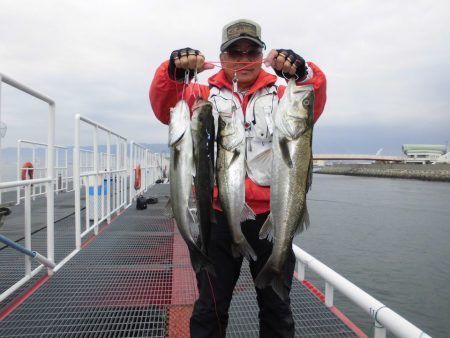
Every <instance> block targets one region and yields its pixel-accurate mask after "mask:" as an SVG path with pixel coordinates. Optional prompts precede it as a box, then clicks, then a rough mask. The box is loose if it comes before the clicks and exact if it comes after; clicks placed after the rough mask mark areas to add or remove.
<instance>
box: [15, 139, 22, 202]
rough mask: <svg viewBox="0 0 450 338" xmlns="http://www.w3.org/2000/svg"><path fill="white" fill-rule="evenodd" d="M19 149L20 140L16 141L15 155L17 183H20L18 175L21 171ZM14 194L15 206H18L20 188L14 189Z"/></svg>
mask: <svg viewBox="0 0 450 338" xmlns="http://www.w3.org/2000/svg"><path fill="white" fill-rule="evenodd" d="M20 147H21V140H17V153H16V154H17V155H16V159H17V173H16V174H17V181H20V178H21V177H20V173H21V171H22V168H21V165H20ZM16 193H17V199H16V205H19V204H20V187H17V189H16Z"/></svg>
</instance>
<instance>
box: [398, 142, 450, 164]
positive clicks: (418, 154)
mask: <svg viewBox="0 0 450 338" xmlns="http://www.w3.org/2000/svg"><path fill="white" fill-rule="evenodd" d="M402 151H403V153H404V154H405V156H406V158H405V162H406V163H422V164H427V163H437V162H441V163H442V162H444V163H450V162H447V161H448V160H449V156H448V147H447V146H446V145H445V144H444V145H441V144H404V145H402Z"/></svg>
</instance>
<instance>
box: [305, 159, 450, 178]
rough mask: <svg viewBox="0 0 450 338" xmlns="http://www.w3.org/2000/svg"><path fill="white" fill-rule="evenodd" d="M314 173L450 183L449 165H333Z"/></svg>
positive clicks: (316, 170) (318, 169)
mask: <svg viewBox="0 0 450 338" xmlns="http://www.w3.org/2000/svg"><path fill="white" fill-rule="evenodd" d="M314 173H315V174H325V175H348V176H367V177H388V178H403V179H415V180H422V181H437V182H450V164H410V163H408V164H406V163H395V164H394V163H391V164H384V163H373V164H334V165H329V166H324V167H320V168H317V169H315V170H314Z"/></svg>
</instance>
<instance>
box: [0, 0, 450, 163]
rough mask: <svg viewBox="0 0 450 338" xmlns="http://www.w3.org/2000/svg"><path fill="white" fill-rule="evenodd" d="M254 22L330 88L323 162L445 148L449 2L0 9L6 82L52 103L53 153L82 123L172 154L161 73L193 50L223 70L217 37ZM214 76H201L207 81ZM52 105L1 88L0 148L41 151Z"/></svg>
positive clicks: (317, 144)
mask: <svg viewBox="0 0 450 338" xmlns="http://www.w3.org/2000/svg"><path fill="white" fill-rule="evenodd" d="M237 18H250V19H253V20H255V21H257V22H258V23H260V24H261V26H262V35H263V36H262V37H263V40H264V41H265V42H266V44H267V46H268V50H270V49H271V48H290V49H293V50H294V51H296V52H297V53H298V54H300V55H302V56H303V57H304V58H305V59H306V60H309V61H313V62H315V63H316V64H317V65H319V67H321V68H322V70H323V71H324V72H325V74H326V76H327V79H328V101H327V105H326V107H325V112H324V114H323V115H322V117H321V119H320V120H319V122H318V123H317V124H316V127H315V136H314V150H315V152H316V153H375V152H376V151H377V150H378V149H380V148H383V149H384V150H383V154H386V155H390V154H400V152H401V145H402V144H403V143H430V144H445V143H447V142H448V141H450V95H449V88H450V43H449V41H450V25H449V24H448V22H450V2H448V1H441V0H434V1H425V0H423V1H422V0H411V1H403V0H400V1H368V0H367V1H364V0H360V1H358V0H346V1H324V0H318V1H298V0H297V1H290V0H285V1H282V2H279V3H275V2H272V1H270V2H269V1H242V0H239V1H235V0H229V1H221V2H212V1H210V2H208V3H207V2H204V1H185V0H184V1H173V0H172V1H150V0H145V1H144V0H142V1H140V0H130V1H116V0H109V1H97V0H90V1H73V0H67V1H56V0H54V1H50V0H39V1H31V0H27V1H21V0H19V1H18V0H0V32H1V36H0V72H2V73H4V74H6V75H8V76H10V77H12V78H14V79H16V80H18V81H20V82H23V83H24V84H26V85H28V86H30V87H32V88H34V89H36V90H38V91H40V92H42V93H44V94H46V95H47V96H49V97H51V98H53V99H54V100H55V101H56V104H57V123H56V126H57V131H56V142H57V144H59V145H72V144H73V134H74V132H73V129H74V127H73V125H74V118H73V117H74V115H75V114H76V113H81V114H82V115H85V116H87V117H89V118H91V119H93V120H95V121H97V122H99V123H102V124H104V125H106V126H107V127H109V128H111V129H113V130H115V131H116V132H118V133H120V134H122V135H123V136H125V137H127V138H129V139H133V140H135V141H136V142H140V143H166V142H167V127H165V126H164V125H162V124H161V123H159V122H158V121H157V120H156V118H155V117H154V116H153V113H152V110H151V108H150V105H149V101H148V89H149V85H150V82H151V79H152V77H153V74H154V72H155V69H156V67H157V66H158V65H159V64H160V63H161V62H162V61H164V60H165V59H166V58H168V55H169V54H170V52H171V51H172V50H174V49H178V48H182V47H186V46H190V47H193V48H196V49H199V50H201V51H202V52H203V53H204V54H205V55H206V59H207V60H212V61H216V60H218V54H219V53H218V51H219V45H220V37H221V30H222V26H223V25H224V24H226V23H227V22H229V21H231V20H234V19H237ZM214 72H215V71H208V72H206V71H205V72H204V73H202V74H201V75H202V76H201V77H200V79H201V81H202V82H205V81H206V78H207V77H208V76H210V75H212V74H213V73H214ZM46 119H47V108H46V106H45V104H43V103H41V102H38V101H37V100H35V99H30V98H27V97H25V96H24V95H22V94H18V93H17V91H16V90H13V89H12V88H11V87H9V86H7V85H5V84H4V85H3V86H2V120H3V121H4V122H5V123H7V125H8V132H7V135H6V138H5V139H3V144H4V146H5V145H6V146H14V145H15V142H16V140H17V139H18V138H24V139H32V140H36V141H40V142H45V141H46V133H45V128H46V127H45V123H46V121H47V120H46Z"/></svg>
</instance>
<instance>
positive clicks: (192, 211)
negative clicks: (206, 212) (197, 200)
mask: <svg viewBox="0 0 450 338" xmlns="http://www.w3.org/2000/svg"><path fill="white" fill-rule="evenodd" d="M189 219H190V221H191V223H192V224H198V216H197V208H189Z"/></svg>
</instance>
